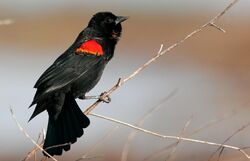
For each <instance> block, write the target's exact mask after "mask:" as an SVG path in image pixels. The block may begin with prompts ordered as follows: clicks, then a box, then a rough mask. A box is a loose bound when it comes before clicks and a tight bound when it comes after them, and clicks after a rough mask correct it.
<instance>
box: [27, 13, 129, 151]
mask: <svg viewBox="0 0 250 161" xmlns="http://www.w3.org/2000/svg"><path fill="white" fill-rule="evenodd" d="M126 19H127V17H123V16H115V15H114V14H113V13H111V12H99V13H96V14H95V15H94V16H93V17H92V18H91V20H90V21H89V23H88V26H87V27H86V28H85V29H84V30H83V31H82V32H80V34H79V35H78V37H77V38H76V40H75V42H74V43H73V44H72V45H71V46H70V47H69V48H68V49H67V50H66V51H65V52H64V53H63V54H62V55H61V56H59V57H58V58H57V59H56V60H55V62H54V63H53V64H52V65H51V66H50V67H49V68H48V69H47V70H46V71H45V72H44V73H43V74H42V75H41V77H40V78H39V79H38V81H37V82H36V84H35V86H34V88H37V91H36V94H35V96H34V99H33V102H32V103H31V105H30V107H31V106H33V105H34V104H36V108H35V110H34V113H33V114H32V116H31V117H30V120H31V119H32V118H34V117H35V116H36V115H38V114H39V113H41V112H43V111H45V110H47V112H48V115H49V122H48V127H47V134H46V138H45V142H44V145H43V148H44V149H45V151H46V152H47V153H49V154H50V155H51V156H53V155H61V154H62V152H63V150H65V151H68V150H69V149H70V144H73V143H75V142H76V140H77V138H79V137H81V136H82V135H83V128H86V127H87V126H88V125H89V124H90V121H89V119H88V117H87V116H86V115H84V114H83V112H82V111H81V109H80V108H79V106H78V105H77V103H76V101H75V99H76V98H82V99H84V98H85V93H87V92H88V91H90V90H91V89H92V88H93V87H94V86H95V85H96V84H97V82H98V81H99V80H100V78H101V76H102V73H103V70H104V68H105V66H106V64H107V63H108V62H109V61H110V59H111V58H112V57H113V55H114V50H115V46H116V44H117V42H118V40H119V38H120V36H121V32H122V26H121V22H123V21H125V20H126ZM66 143H69V144H67V145H66ZM60 144H64V145H63V146H56V145H60ZM44 155H46V154H44Z"/></svg>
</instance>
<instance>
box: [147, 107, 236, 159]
mask: <svg viewBox="0 0 250 161" xmlns="http://www.w3.org/2000/svg"><path fill="white" fill-rule="evenodd" d="M235 114H236V113H235V112H234V111H233V112H232V113H229V114H224V115H223V116H222V117H220V118H218V119H214V120H211V121H209V122H208V123H206V124H204V125H202V126H201V127H199V128H197V129H196V130H194V131H193V132H192V133H190V134H189V135H186V136H185V137H191V136H193V135H195V134H197V133H199V132H200V131H202V130H204V129H208V128H209V127H211V126H213V125H215V124H217V123H219V122H221V121H223V120H225V119H227V118H230V117H232V116H234V115H235ZM175 144H176V142H174V143H172V144H170V145H168V146H166V147H164V148H162V149H160V150H157V151H155V152H152V153H151V154H149V155H148V156H147V157H145V159H144V161H148V160H152V159H153V158H157V157H159V156H161V155H162V154H165V152H166V151H167V150H169V149H170V148H172V147H173V146H175Z"/></svg>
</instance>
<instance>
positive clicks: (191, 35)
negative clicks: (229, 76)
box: [84, 0, 238, 115]
mask: <svg viewBox="0 0 250 161" xmlns="http://www.w3.org/2000/svg"><path fill="white" fill-rule="evenodd" d="M237 1H238V0H234V1H232V2H231V3H230V4H229V5H228V6H227V7H226V8H225V9H224V10H223V11H222V12H220V13H219V14H217V15H216V16H215V17H214V18H212V19H211V20H209V21H208V22H206V23H205V24H204V25H202V26H201V27H199V28H197V29H196V30H194V31H193V32H191V33H190V34H188V35H187V36H185V37H184V38H183V39H181V40H179V41H177V42H176V43H175V44H173V45H171V46H169V47H168V48H167V49H164V50H163V45H161V46H160V50H159V51H158V53H157V54H156V55H155V56H154V57H153V58H151V59H150V60H148V61H147V62H146V63H145V64H143V65H142V66H140V67H139V68H138V69H136V70H135V71H134V72H133V73H132V74H130V75H129V76H128V77H126V78H124V79H121V78H120V79H119V80H118V82H117V83H116V84H115V85H114V86H113V87H112V88H110V89H109V90H108V91H107V92H106V93H105V94H104V95H103V97H107V96H110V95H111V94H112V93H113V92H114V91H115V90H117V89H118V88H119V87H121V86H122V85H124V84H125V83H126V82H127V81H129V80H130V79H132V78H134V77H135V76H136V75H138V74H139V73H140V72H141V71H142V70H144V69H145V68H146V67H148V66H149V65H150V64H152V63H153V62H155V61H156V60H157V59H158V58H159V57H161V56H162V55H164V54H166V53H168V52H170V51H171V50H173V49H174V48H176V47H178V46H179V45H181V44H182V43H183V42H184V41H186V40H187V39H189V38H191V37H193V36H194V35H196V34H198V33H199V32H201V31H202V30H203V29H204V28H206V27H208V26H212V27H214V28H215V29H218V30H219V31H225V30H223V29H222V28H221V27H219V26H217V25H215V22H216V21H217V20H218V19H219V18H221V17H222V16H223V15H224V14H225V13H226V12H227V11H228V10H229V9H230V8H231V7H232V6H233V5H234V4H235V3H236V2H237ZM101 102H102V101H101V100H97V101H96V102H94V103H93V104H92V105H90V106H89V107H88V108H87V109H86V110H85V111H84V114H86V115H87V114H89V113H90V112H91V111H92V110H94V109H95V108H96V107H97V105H99V104H100V103H101Z"/></svg>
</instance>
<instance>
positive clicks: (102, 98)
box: [99, 92, 111, 103]
mask: <svg viewBox="0 0 250 161" xmlns="http://www.w3.org/2000/svg"><path fill="white" fill-rule="evenodd" d="M99 100H100V101H102V102H105V103H110V102H111V98H110V97H109V95H107V92H103V93H102V94H101V95H100V96H99Z"/></svg>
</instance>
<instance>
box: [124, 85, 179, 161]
mask: <svg viewBox="0 0 250 161" xmlns="http://www.w3.org/2000/svg"><path fill="white" fill-rule="evenodd" d="M176 92H177V89H175V90H174V91H173V92H171V93H170V94H169V95H167V96H166V97H165V98H164V99H163V100H162V101H161V102H160V103H159V104H158V105H157V106H155V107H153V108H151V109H150V110H149V111H148V112H147V113H146V114H145V115H144V116H142V118H141V119H140V120H139V121H138V123H136V126H142V125H143V123H144V121H145V120H146V119H147V118H149V117H150V116H151V115H152V113H154V112H155V111H157V110H159V109H160V108H161V107H162V105H163V104H164V103H165V102H166V101H168V100H169V99H170V98H172V97H173V96H174V95H175V94H176ZM136 134H137V130H134V131H131V132H130V134H129V135H128V138H127V141H126V143H125V144H124V146H123V150H122V156H121V161H127V159H128V152H129V146H130V143H131V142H132V140H133V139H134V137H135V136H136Z"/></svg>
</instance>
